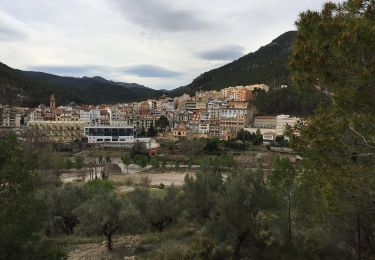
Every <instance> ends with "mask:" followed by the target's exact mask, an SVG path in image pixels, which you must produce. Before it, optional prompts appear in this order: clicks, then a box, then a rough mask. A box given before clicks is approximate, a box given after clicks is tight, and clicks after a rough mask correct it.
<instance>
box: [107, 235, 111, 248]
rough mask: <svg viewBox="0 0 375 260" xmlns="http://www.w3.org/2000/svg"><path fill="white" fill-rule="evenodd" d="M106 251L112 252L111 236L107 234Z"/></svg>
mask: <svg viewBox="0 0 375 260" xmlns="http://www.w3.org/2000/svg"><path fill="white" fill-rule="evenodd" d="M106 237H107V249H108V250H109V251H112V234H107V235H106Z"/></svg>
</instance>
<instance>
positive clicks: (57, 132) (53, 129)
mask: <svg viewBox="0 0 375 260" xmlns="http://www.w3.org/2000/svg"><path fill="white" fill-rule="evenodd" d="M86 125H87V122H83V121H29V122H28V123H27V127H28V129H29V133H30V137H31V138H33V137H35V138H36V137H37V138H39V139H44V140H45V141H48V142H52V143H71V142H74V141H81V140H82V137H83V133H84V132H83V131H84V127H85V126H86Z"/></svg>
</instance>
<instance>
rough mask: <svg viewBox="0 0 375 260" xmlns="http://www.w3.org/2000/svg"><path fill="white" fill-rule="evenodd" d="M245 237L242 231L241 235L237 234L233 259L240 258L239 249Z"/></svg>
mask: <svg viewBox="0 0 375 260" xmlns="http://www.w3.org/2000/svg"><path fill="white" fill-rule="evenodd" d="M245 237H246V233H242V234H241V235H239V236H238V242H237V244H236V247H235V248H234V252H233V260H238V259H240V250H241V247H242V244H243V242H244V241H245Z"/></svg>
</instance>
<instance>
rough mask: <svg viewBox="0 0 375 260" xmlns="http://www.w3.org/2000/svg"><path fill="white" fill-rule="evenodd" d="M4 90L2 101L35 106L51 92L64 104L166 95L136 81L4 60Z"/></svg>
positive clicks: (0, 78)
mask: <svg viewBox="0 0 375 260" xmlns="http://www.w3.org/2000/svg"><path fill="white" fill-rule="evenodd" d="M0 93H1V94H2V95H0V103H4V104H11V105H22V106H31V107H33V106H37V105H39V104H43V103H46V102H48V100H49V96H50V95H51V94H54V95H55V96H56V98H57V102H58V103H60V104H67V103H69V102H71V101H75V102H77V103H90V104H100V103H117V102H131V101H139V100H143V99H145V98H146V99H147V98H156V97H159V96H160V95H162V91H159V90H154V89H151V88H147V87H145V86H143V85H139V84H136V83H124V82H115V81H110V80H107V79H104V78H102V77H99V76H95V77H81V78H78V77H68V76H58V75H54V74H49V73H45V72H36V71H23V70H19V69H13V68H11V67H9V66H8V65H6V64H4V63H1V62H0Z"/></svg>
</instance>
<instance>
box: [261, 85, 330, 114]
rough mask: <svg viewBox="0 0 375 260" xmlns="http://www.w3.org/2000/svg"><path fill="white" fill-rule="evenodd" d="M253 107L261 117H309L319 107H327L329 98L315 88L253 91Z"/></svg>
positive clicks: (293, 87) (291, 87)
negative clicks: (282, 115)
mask: <svg viewBox="0 0 375 260" xmlns="http://www.w3.org/2000/svg"><path fill="white" fill-rule="evenodd" d="M255 96H256V98H255V100H254V105H255V106H256V108H257V111H258V113H260V114H263V115H280V114H286V115H294V116H301V117H305V116H310V115H312V114H313V113H314V112H315V110H316V108H317V107H318V106H319V105H327V104H328V103H329V101H330V97H329V96H328V95H327V94H326V93H324V92H322V91H318V90H316V89H315V88H311V89H309V90H304V91H301V90H300V89H299V88H297V87H295V86H289V87H287V88H280V89H270V91H268V92H265V91H264V90H256V91H255Z"/></svg>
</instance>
